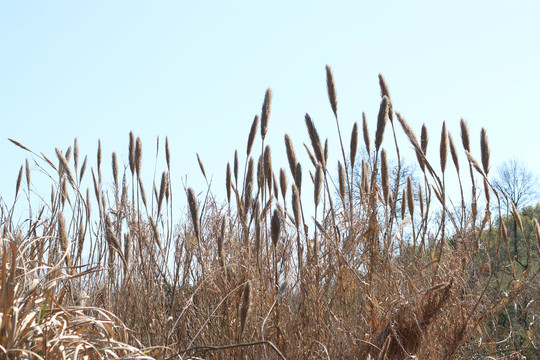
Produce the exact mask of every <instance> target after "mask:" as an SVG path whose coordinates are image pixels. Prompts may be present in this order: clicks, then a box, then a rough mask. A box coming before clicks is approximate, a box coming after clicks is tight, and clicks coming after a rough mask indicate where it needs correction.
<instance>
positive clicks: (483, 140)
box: [480, 128, 490, 175]
mask: <svg viewBox="0 0 540 360" xmlns="http://www.w3.org/2000/svg"><path fill="white" fill-rule="evenodd" d="M480 150H481V153H482V167H483V168H484V173H485V174H486V175H487V174H488V173H489V155H490V150H489V142H488V138H487V132H486V129H485V128H482V130H481V131H480Z"/></svg>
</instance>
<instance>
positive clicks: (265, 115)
mask: <svg viewBox="0 0 540 360" xmlns="http://www.w3.org/2000/svg"><path fill="white" fill-rule="evenodd" d="M271 102H272V90H270V89H266V94H264V102H263V106H262V113H261V137H262V139H263V140H264V138H265V136H266V133H267V132H268V120H269V119H270V105H271Z"/></svg>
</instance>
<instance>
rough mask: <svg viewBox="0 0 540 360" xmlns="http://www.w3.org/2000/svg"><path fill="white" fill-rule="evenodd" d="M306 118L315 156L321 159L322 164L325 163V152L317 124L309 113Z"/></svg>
mask: <svg viewBox="0 0 540 360" xmlns="http://www.w3.org/2000/svg"><path fill="white" fill-rule="evenodd" d="M305 120H306V127H307V129H308V134H309V139H310V140H311V146H312V147H313V151H314V152H315V157H316V158H317V161H319V162H320V163H321V164H324V154H323V149H322V145H321V139H320V138H319V134H318V133H317V129H316V128H315V124H314V123H313V121H312V120H311V117H310V116H309V115H308V114H306V116H305Z"/></svg>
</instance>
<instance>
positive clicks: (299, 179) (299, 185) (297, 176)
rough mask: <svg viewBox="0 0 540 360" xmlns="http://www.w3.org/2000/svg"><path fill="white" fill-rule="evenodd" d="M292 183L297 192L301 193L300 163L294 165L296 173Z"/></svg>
mask: <svg viewBox="0 0 540 360" xmlns="http://www.w3.org/2000/svg"><path fill="white" fill-rule="evenodd" d="M294 182H295V183H296V186H297V187H298V192H299V193H301V192H302V165H301V164H300V163H297V164H296V171H295V173H294Z"/></svg>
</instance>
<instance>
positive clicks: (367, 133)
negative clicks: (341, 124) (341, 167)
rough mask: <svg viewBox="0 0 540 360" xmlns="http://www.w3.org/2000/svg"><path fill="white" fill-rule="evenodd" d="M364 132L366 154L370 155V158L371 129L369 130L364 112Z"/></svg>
mask: <svg viewBox="0 0 540 360" xmlns="http://www.w3.org/2000/svg"><path fill="white" fill-rule="evenodd" d="M362 132H363V133H364V145H365V146H366V152H367V153H368V156H369V155H370V153H371V150H370V140H369V129H368V123H367V119H366V113H365V112H362Z"/></svg>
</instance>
